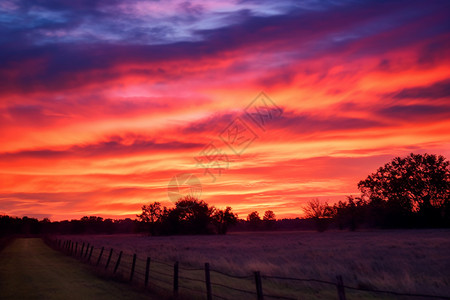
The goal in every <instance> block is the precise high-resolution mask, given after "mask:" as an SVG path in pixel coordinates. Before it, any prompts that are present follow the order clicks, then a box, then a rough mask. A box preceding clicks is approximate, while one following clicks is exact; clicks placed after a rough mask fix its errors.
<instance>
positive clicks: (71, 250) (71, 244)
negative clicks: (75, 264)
mask: <svg viewBox="0 0 450 300" xmlns="http://www.w3.org/2000/svg"><path fill="white" fill-rule="evenodd" d="M72 254H73V242H72V241H70V255H72Z"/></svg>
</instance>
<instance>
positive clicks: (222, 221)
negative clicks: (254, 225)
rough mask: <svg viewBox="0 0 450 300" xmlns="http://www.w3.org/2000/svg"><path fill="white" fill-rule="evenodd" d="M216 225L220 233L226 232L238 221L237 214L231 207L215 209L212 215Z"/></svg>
mask: <svg viewBox="0 0 450 300" xmlns="http://www.w3.org/2000/svg"><path fill="white" fill-rule="evenodd" d="M212 218H213V220H214V225H215V226H216V229H217V233H218V234H226V233H227V231H228V227H229V226H230V225H234V224H236V223H237V220H238V218H237V215H236V214H234V213H232V212H231V207H229V206H227V208H226V209H224V210H221V209H215V210H214V214H213V215H212Z"/></svg>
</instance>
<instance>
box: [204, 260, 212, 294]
mask: <svg viewBox="0 0 450 300" xmlns="http://www.w3.org/2000/svg"><path fill="white" fill-rule="evenodd" d="M205 283H206V299H207V300H212V291H211V276H210V273H209V263H205Z"/></svg>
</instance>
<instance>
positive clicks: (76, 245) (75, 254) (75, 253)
mask: <svg viewBox="0 0 450 300" xmlns="http://www.w3.org/2000/svg"><path fill="white" fill-rule="evenodd" d="M77 250H78V242H76V243H75V252H74V253H73V256H77Z"/></svg>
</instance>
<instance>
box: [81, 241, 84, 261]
mask: <svg viewBox="0 0 450 300" xmlns="http://www.w3.org/2000/svg"><path fill="white" fill-rule="evenodd" d="M84 246H85V245H84V242H83V246H82V247H81V251H80V257H81V258H83V252H84Z"/></svg>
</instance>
